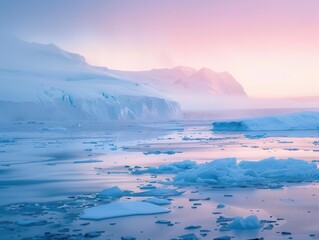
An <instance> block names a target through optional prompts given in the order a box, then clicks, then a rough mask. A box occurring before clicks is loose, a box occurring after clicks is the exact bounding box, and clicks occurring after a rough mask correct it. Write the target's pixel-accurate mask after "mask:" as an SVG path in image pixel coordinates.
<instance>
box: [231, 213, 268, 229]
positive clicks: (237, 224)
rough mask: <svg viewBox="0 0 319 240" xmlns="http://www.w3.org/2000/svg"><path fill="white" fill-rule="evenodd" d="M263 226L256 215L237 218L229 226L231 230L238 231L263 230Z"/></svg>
mask: <svg viewBox="0 0 319 240" xmlns="http://www.w3.org/2000/svg"><path fill="white" fill-rule="evenodd" d="M262 226H263V225H262V224H261V223H260V221H259V219H258V217H257V216H256V215H250V216H248V217H246V218H243V217H236V218H234V220H233V221H232V222H231V223H230V224H229V225H228V227H229V228H231V229H238V230H249V229H257V228H261V227H262Z"/></svg>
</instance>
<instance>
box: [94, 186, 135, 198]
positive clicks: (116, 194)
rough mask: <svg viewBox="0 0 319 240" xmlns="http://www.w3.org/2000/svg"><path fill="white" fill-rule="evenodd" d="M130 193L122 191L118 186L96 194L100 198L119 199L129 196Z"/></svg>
mask: <svg viewBox="0 0 319 240" xmlns="http://www.w3.org/2000/svg"><path fill="white" fill-rule="evenodd" d="M130 193H131V192H130V191H122V190H121V189H120V188H119V187H118V186H114V187H110V188H106V189H104V190H103V191H102V192H100V193H99V194H97V196H98V197H100V198H120V197H123V196H126V195H129V194H130Z"/></svg>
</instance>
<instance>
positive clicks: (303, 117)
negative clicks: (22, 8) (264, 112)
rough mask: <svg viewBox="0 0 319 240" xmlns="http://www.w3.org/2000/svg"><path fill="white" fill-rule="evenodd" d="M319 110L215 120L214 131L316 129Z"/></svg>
mask: <svg viewBox="0 0 319 240" xmlns="http://www.w3.org/2000/svg"><path fill="white" fill-rule="evenodd" d="M317 129H319V112H298V113H291V114H286V115H278V116H268V117H257V118H246V119H238V120H227V121H216V122H214V123H213V130H215V131H271V130H276V131H278V130H317Z"/></svg>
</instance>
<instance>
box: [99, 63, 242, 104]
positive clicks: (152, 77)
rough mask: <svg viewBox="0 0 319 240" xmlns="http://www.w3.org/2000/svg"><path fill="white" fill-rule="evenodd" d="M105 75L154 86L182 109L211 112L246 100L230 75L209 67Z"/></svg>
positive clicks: (114, 72)
mask: <svg viewBox="0 0 319 240" xmlns="http://www.w3.org/2000/svg"><path fill="white" fill-rule="evenodd" d="M105 72H107V73H110V74H115V75H118V76H121V77H123V78H125V79H131V80H132V81H136V82H138V83H140V84H146V85H149V86H151V87H154V88H155V89H157V90H159V91H160V92H161V93H163V94H165V96H167V97H169V98H172V99H175V100H176V101H178V102H179V103H180V104H181V106H182V107H183V108H184V109H197V108H200V109H211V108H212V107H213V106H215V107H216V106H217V105H220V104H222V105H224V104H225V103H227V102H232V101H238V99H240V100H247V99H248V97H247V94H246V92H245V90H244V88H243V87H242V86H241V85H240V83H239V82H238V81H237V80H236V79H235V78H234V77H233V76H232V75H231V74H229V73H228V72H215V71H213V70H211V69H208V68H201V69H199V70H196V69H193V68H190V67H181V66H180V67H175V68H171V69H153V70H150V71H118V70H110V69H105ZM190 96H191V98H190ZM203 99H205V100H204V101H203Z"/></svg>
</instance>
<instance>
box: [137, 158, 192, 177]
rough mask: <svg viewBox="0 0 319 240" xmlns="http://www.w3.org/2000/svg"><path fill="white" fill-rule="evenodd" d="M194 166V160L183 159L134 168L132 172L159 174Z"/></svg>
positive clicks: (176, 171)
mask: <svg viewBox="0 0 319 240" xmlns="http://www.w3.org/2000/svg"><path fill="white" fill-rule="evenodd" d="M194 166H196V162H195V161H191V160H184V161H181V162H174V163H171V164H165V165H160V166H159V167H158V168H157V167H149V168H147V169H145V170H135V171H133V172H132V173H134V174H142V173H154V174H161V173H178V172H180V171H181V170H186V169H190V168H193V167H194Z"/></svg>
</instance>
